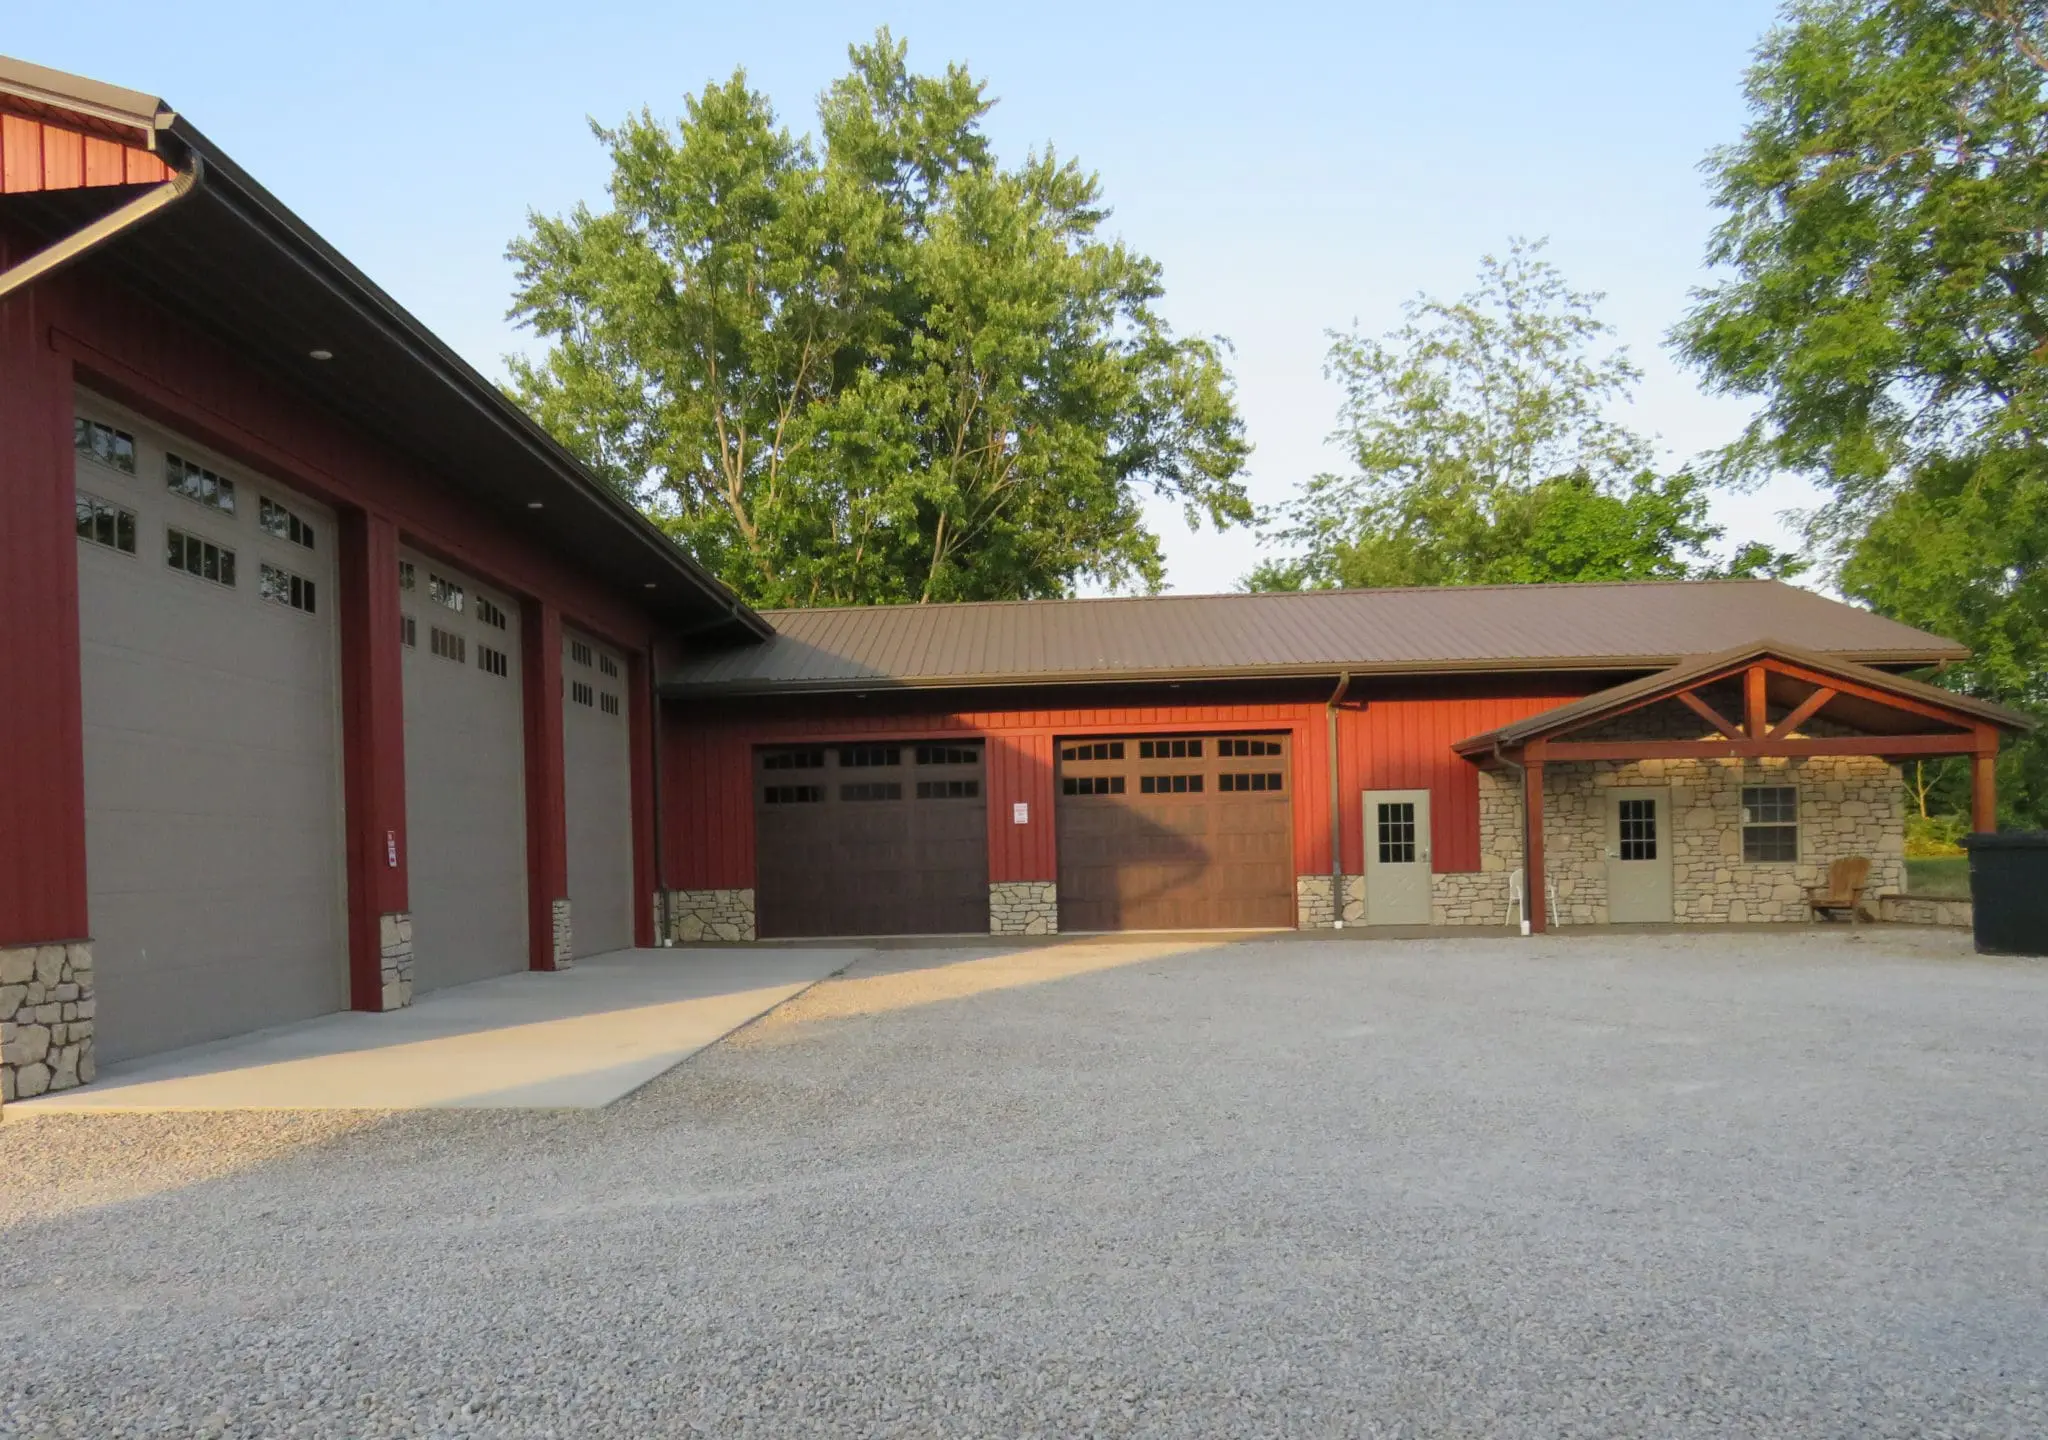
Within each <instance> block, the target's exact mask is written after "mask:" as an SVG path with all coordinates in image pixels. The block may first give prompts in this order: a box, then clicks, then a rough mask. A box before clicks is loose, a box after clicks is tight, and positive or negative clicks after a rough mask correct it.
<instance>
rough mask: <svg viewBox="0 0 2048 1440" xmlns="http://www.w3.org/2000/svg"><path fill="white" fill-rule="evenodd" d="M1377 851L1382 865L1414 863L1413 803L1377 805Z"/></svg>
mask: <svg viewBox="0 0 2048 1440" xmlns="http://www.w3.org/2000/svg"><path fill="white" fill-rule="evenodd" d="M1378 826H1379V851H1380V864H1382V865H1413V864H1414V863H1415V802H1414V801H1413V800H1382V801H1381V802H1380V804H1379V820H1378Z"/></svg>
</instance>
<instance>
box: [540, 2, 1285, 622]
mask: <svg viewBox="0 0 2048 1440" xmlns="http://www.w3.org/2000/svg"><path fill="white" fill-rule="evenodd" d="M905 53H906V52H905V47H904V46H903V45H901V44H900V43H897V42H895V41H894V40H892V39H891V38H890V36H889V34H888V32H887V31H883V32H881V33H880V34H879V35H878V36H877V37H876V39H875V42H874V43H873V44H871V45H866V46H855V47H852V48H851V49H850V51H849V55H850V58H851V62H852V65H851V69H850V71H849V73H848V74H847V75H845V76H844V77H842V78H841V79H840V80H838V81H837V82H836V83H835V84H833V86H832V87H831V88H830V89H829V90H828V91H827V92H826V93H825V95H824V96H823V97H822V99H821V100H820V102H819V107H818V119H819V136H820V139H819V141H818V142H817V143H816V144H815V145H814V144H813V142H812V141H810V140H809V139H807V138H797V137H794V136H792V135H791V134H790V133H789V132H788V131H787V130H786V129H785V128H783V127H782V126H780V125H779V124H778V122H777V120H776V117H775V113H774V111H773V109H772V107H771V106H770V105H769V103H768V101H767V99H766V98H765V97H763V96H761V95H760V94H758V93H756V92H755V91H753V90H751V89H749V88H748V86H747V84H746V80H745V77H744V75H742V74H735V75H734V76H733V77H732V79H731V80H729V81H727V82H726V83H725V84H723V85H711V86H707V87H706V88H705V89H704V90H703V91H702V92H701V93H700V94H698V95H696V96H694V97H691V98H690V99H689V100H688V101H687V102H686V104H685V113H684V116H683V118H682V120H681V121H680V123H679V124H677V125H676V126H675V127H674V128H673V129H670V128H669V127H666V126H664V125H662V124H661V123H659V122H657V121H656V120H655V119H654V118H653V116H652V115H651V114H648V113H646V112H642V113H641V114H640V115H638V116H635V117H631V118H629V119H628V120H626V121H625V122H624V123H623V124H621V125H620V126H618V127H617V128H615V129H603V128H599V127H595V126H593V129H594V130H595V133H596V134H597V136H598V138H599V139H600V140H601V141H602V142H603V143H604V144H605V145H606V146H607V147H608V148H609V150H610V153H611V160H612V179H611V183H610V199H611V205H610V208H608V209H607V210H605V211H603V212H601V213H598V212H593V211H591V210H590V209H588V208H587V207H579V208H578V209H576V210H575V211H574V212H572V213H571V214H570V215H568V216H566V217H544V216H540V215H533V216H530V217H529V224H528V230H527V233H526V234H525V235H524V236H522V237H521V238H519V239H518V240H516V241H514V242H513V244H512V245H511V247H510V250H509V253H510V256H511V258H512V259H513V260H514V261H515V262H516V263H517V265H518V271H519V288H518V291H517V295H516V297H515V302H514V305H513V309H512V314H513V316H514V317H515V318H517V319H519V320H520V321H522V322H524V323H526V324H528V325H531V326H532V327H533V328H534V329H535V330H536V331H538V332H539V333H540V334H542V335H543V336H545V337H547V339H548V340H549V342H550V344H549V349H548V351H547V353H546V354H545V356H544V357H543V358H542V359H540V360H539V361H538V362H536V363H527V362H524V361H522V360H519V359H516V358H515V359H513V360H511V361H510V362H508V363H510V365H511V370H512V377H513V384H512V390H513V393H514V394H515V395H516V396H517V398H518V399H519V400H520V401H521V402H522V403H524V404H525V405H526V406H527V407H528V408H529V409H530V411H531V412H532V413H533V414H534V415H535V416H536V417H537V418H538V419H539V420H540V421H541V423H543V424H544V425H546V426H547V427H548V429H549V430H550V431H551V432H552V433H553V434H555V435H556V436H557V437H558V438H559V439H560V440H561V441H562V442H563V443H564V444H565V445H567V446H568V447H569V448H570V449H571V450H572V451H573V452H574V453H576V454H577V455H578V456H579V457H580V458H582V459H583V460H585V461H586V462H587V463H589V464H590V465H592V466H593V467H594V468H595V469H596V470H597V471H598V472H599V473H600V474H602V475H604V476H605V477H607V478H608V479H609V480H610V481H611V483H613V484H614V485H616V486H617V487H618V488H619V489H620V490H621V491H623V492H624V493H625V494H627V495H629V496H631V497H632V498H633V499H634V500H635V501H636V502H638V503H640V504H641V505H642V506H643V507H644V508H646V509H647V510H648V512H649V513H650V514H652V515H654V516H655V517H656V518H657V519H658V520H659V521H660V522H661V523H662V524H663V525H664V526H665V528H667V529H668V530H669V532H670V533H671V534H672V535H673V536H675V538H676V539H677V540H678V541H679V542H681V543H682V544H684V545H685V546H687V547H688V548H689V549H691V550H692V551H693V552H694V553H695V554H697V555H698V556H699V557H700V558H701V559H702V560H704V561H705V562H706V563H707V564H708V565H709V566H710V567H711V568H712V569H713V570H715V571H716V572H717V573H718V574H719V575H720V576H721V577H722V578H724V579H725V580H726V581H727V582H728V583H730V584H731V585H733V587H734V588H735V589H736V590H738V591H739V592H740V594H742V595H743V596H745V597H746V598H747V599H748V600H750V601H753V602H755V603H760V604H767V605H823V604H869V603H888V602H897V601H928V600H978V599H1011V598H1024V597H1031V596H1044V595H1058V594H1065V593H1068V592H1069V591H1071V590H1072V588H1073V587H1074V585H1075V584H1076V583H1077V582H1078V581H1080V580H1083V579H1086V580H1091V581H1095V582H1098V583H1102V584H1107V585H1111V586H1129V585H1136V586H1142V587H1147V588H1154V589H1156V588H1157V587H1158V586H1159V584H1160V583H1161V581H1162V579H1163V576H1164V566H1163V562H1162V559H1161V556H1160V550H1159V542H1158V539H1157V537H1156V536H1155V535H1153V534H1152V533H1151V532H1150V531H1148V530H1147V529H1146V528H1145V526H1144V524H1143V522H1142V516H1141V505H1142V502H1143V501H1144V499H1145V498H1146V497H1147V496H1149V495H1163V496H1167V497H1171V498H1173V499H1175V500H1178V501H1179V502H1180V503H1181V506H1182V509H1183V513H1184V514H1185V515H1186V517H1187V519H1188V522H1189V523H1190V524H1198V523H1199V522H1200V520H1201V519H1202V518H1203V517H1206V518H1207V519H1208V520H1209V521H1210V522H1211V523H1214V524H1216V525H1219V526H1222V525H1227V524H1230V523H1233V522H1237V521H1244V520H1249V519H1250V518H1251V511H1250V507H1249V504H1248V503H1247V501H1246V499H1245V496H1244V491H1243V489H1242V486H1241V485H1240V483H1239V479H1238V477H1239V474H1240V472H1241V471H1242V469H1243V467H1244V461H1245V457H1246V454H1247V453H1248V447H1247V446H1246V444H1245V441H1244V436H1243V427H1242V424H1241V422H1240V420H1239V418H1238V416H1237V411H1236V402H1235V395H1234V390H1233V385H1232V381H1231V378H1230V376H1229V374H1228V372H1227V370H1226V369H1225V366H1224V363H1223V354H1222V347H1221V345H1220V343H1219V342H1215V341H1210V340H1204V339H1189V338H1181V337H1177V336H1175V335H1174V334H1173V333H1172V332H1171V331H1170V330H1169V328H1168V327H1167V325H1166V324H1165V322H1164V321H1163V320H1162V319H1161V318H1160V316H1159V314H1158V311H1157V308H1156V306H1157V301H1158V300H1159V297H1160V295H1161V283H1160V272H1159V267H1158V265H1157V264H1155V263H1154V262H1153V261H1151V260H1149V259H1147V258H1146V257H1144V256H1142V255H1139V254H1137V253H1135V252H1133V251H1131V250H1130V249H1129V248H1127V247H1126V246H1125V245H1123V244H1122V243H1120V242H1117V241H1114V240H1110V239H1106V238H1104V237H1103V234H1102V230H1103V224H1104V221H1105V219H1106V216H1107V211H1106V210H1105V209H1104V207H1103V205H1102V201H1101V195H1100V187H1099V186H1098V184H1097V182H1096V179H1095V177H1094V176H1092V175H1090V174H1087V173H1085V172H1084V171H1082V170H1081V169H1080V168H1079V167H1078V166H1077V165H1076V164H1074V162H1072V161H1061V160H1059V159H1057V158H1056V157H1055V156H1053V155H1052V154H1051V153H1049V152H1048V153H1045V154H1033V155H1031V156H1029V157H1028V158H1027V159H1026V160H1025V161H1024V163H1022V164H1021V165H1018V166H1015V167H1011V168H1005V167H1003V166H1001V165H999V164H998V163H997V161H996V159H995V157H994V155H993V153H992V152H991V149H990V147H989V144H988V141H987V138H986V137H985V136H984V135H983V133H982V131H981V121H982V118H983V117H984V116H985V115H986V114H987V112H988V110H989V107H990V105H991V103H992V102H991V101H990V100H989V99H988V98H987V97H986V94H985V92H984V87H983V84H982V82H980V81H978V80H976V79H975V78H974V77H973V76H971V75H970V74H969V73H968V72H967V71H966V70H964V69H962V68H960V67H958V66H952V67H949V68H948V69H947V70H946V71H945V73H944V74H942V75H918V74H913V73H912V72H911V71H910V70H909V69H908V68H907V65H906V63H905Z"/></svg>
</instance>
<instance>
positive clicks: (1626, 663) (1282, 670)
mask: <svg viewBox="0 0 2048 1440" xmlns="http://www.w3.org/2000/svg"><path fill="white" fill-rule="evenodd" d="M1828 654H1829V655H1831V656H1832V657H1833V658H1835V659H1838V660H1846V661H1850V662H1852V663H1854V664H1858V665H1866V666H1872V667H1876V666H1883V665H1895V666H1901V667H1907V668H1913V669H1920V668H1926V667H1932V666H1935V665H1938V664H1940V663H1941V662H1942V661H1944V660H1955V659H1961V658H1964V657H1965V656H1966V655H1967V654H1968V652H1967V651H1962V650H1954V651H1942V652H1939V653H1938V654H1928V653H1927V652H1925V651H1920V652H1899V651H1888V650H1887V651H1867V650H1866V651H1829V652H1828ZM1692 658H1694V657H1693V656H1691V655H1673V654H1666V655H1584V656H1578V655H1544V656H1533V657H1532V656H1514V657H1502V658H1496V659H1487V660H1448V661H1428V660H1399V661H1382V662H1379V663H1370V662H1352V663H1348V664H1346V663H1345V662H1341V661H1339V662H1332V661H1329V660H1324V661H1321V662H1319V663H1312V664H1302V665H1262V666H1237V667H1218V666H1180V667H1176V668H1171V669H1150V670H1116V671H1103V670H1057V671H1055V670H1048V671H1037V672H1025V673H1013V674H999V675H942V676H931V677H924V676H909V677H906V676H898V675H872V676H865V677H860V678H854V679H841V678H838V677H834V678H832V679H827V680H801V679H744V680H723V681H717V680H715V681H709V682H704V683H692V682H690V681H688V680H668V681H664V682H661V685H660V688H661V692H662V693H663V694H664V695H668V696H670V697H672V698H684V697H688V698H692V699H705V700H708V699H741V698H747V697H756V698H758V697H763V696H769V695H869V694H875V693H878V692H889V691H899V690H986V689H997V688H1002V689H1028V688H1032V687H1035V686H1068V685H1144V684H1151V683H1153V682H1155V681H1162V680H1166V681H1186V680H1218V681H1226V680H1322V679H1327V678H1329V676H1330V674H1331V671H1332V667H1333V664H1343V665H1344V666H1345V668H1346V669H1348V670H1349V671H1350V672H1351V674H1352V675H1353V677H1354V678H1358V677H1366V676H1371V677H1375V678H1394V677H1406V676H1415V677H1423V676H1433V675H1491V674H1508V673H1513V674H1533V673H1541V672H1545V671H1548V672H1553V673H1555V672H1562V671H1575V672H1576V671H1585V672H1597V671H1607V670H1668V669H1670V668H1671V667H1672V666H1674V665H1677V664H1681V663H1682V662H1684V661H1686V660H1689V659H1692Z"/></svg>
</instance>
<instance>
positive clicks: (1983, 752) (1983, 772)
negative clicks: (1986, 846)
mask: <svg viewBox="0 0 2048 1440" xmlns="http://www.w3.org/2000/svg"><path fill="white" fill-rule="evenodd" d="M1970 828H1971V829H1972V830H1974V831H1976V832H1977V833H1978V834H1979V835H1989V834H1992V833H1994V832H1995V831H1996V830H1997V829H1998V732H1997V731H1995V730H1991V729H1988V728H1987V729H1980V730H1979V731H1978V732H1977V749H1976V751H1975V753H1974V754H1972V755H1971V756H1970Z"/></svg>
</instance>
